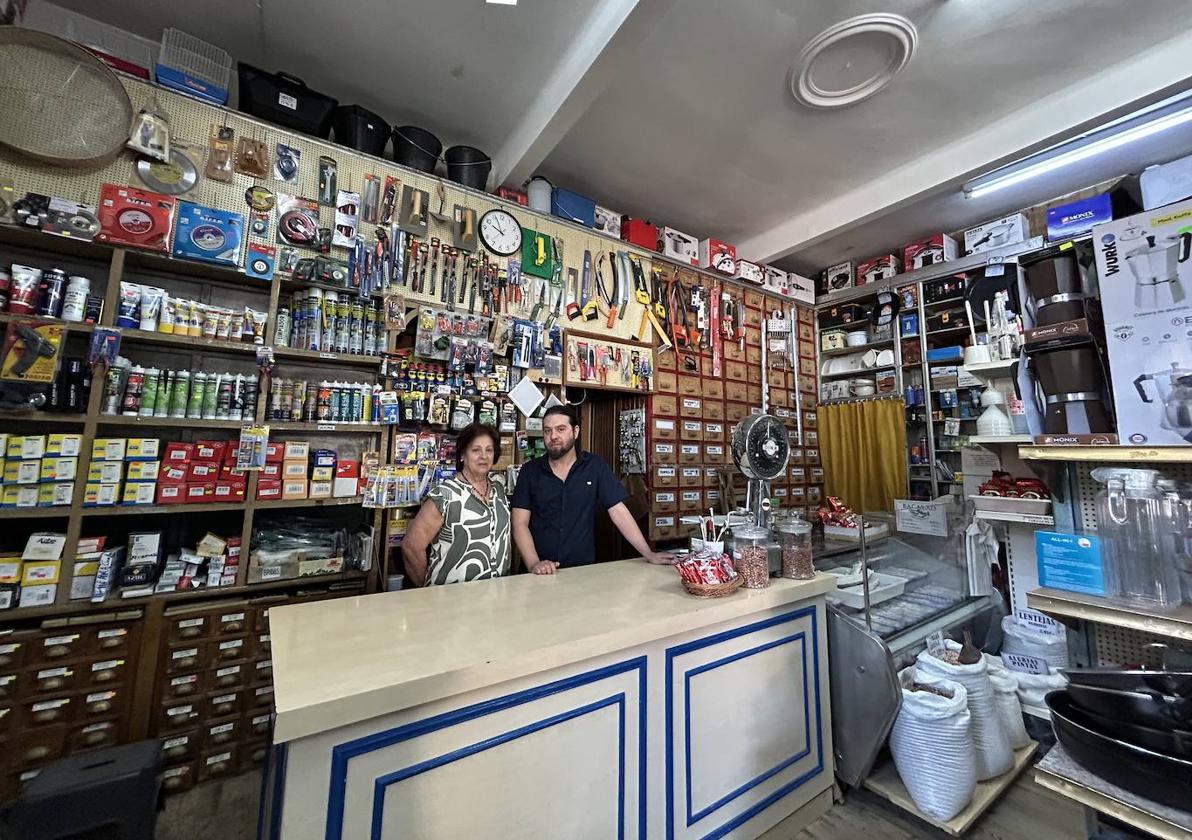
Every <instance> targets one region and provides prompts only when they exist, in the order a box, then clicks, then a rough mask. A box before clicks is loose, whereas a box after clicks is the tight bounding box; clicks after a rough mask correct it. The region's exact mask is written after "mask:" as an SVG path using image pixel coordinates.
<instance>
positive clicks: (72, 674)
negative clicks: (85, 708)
mask: <svg viewBox="0 0 1192 840" xmlns="http://www.w3.org/2000/svg"><path fill="white" fill-rule="evenodd" d="M84 668H86V665H85V664H83V665H53V666H51V667H49V668H30V669H29V671H28V672H27V673H26V680H25V688H24V690H25V692H26V693H27V694H29V695H43V694H61V693H63V692H66V691H74V690H75V689H77V688H78V687H79V686H80V685H81V684H82V683H83V682H84V677H85V675H86V672H85V671H84V670H83V669H84Z"/></svg>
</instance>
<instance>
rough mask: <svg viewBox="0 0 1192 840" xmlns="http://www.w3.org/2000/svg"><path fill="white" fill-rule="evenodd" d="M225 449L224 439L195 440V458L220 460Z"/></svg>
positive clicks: (226, 443)
mask: <svg viewBox="0 0 1192 840" xmlns="http://www.w3.org/2000/svg"><path fill="white" fill-rule="evenodd" d="M227 449H228V442H227V441H226V440H196V441H195V458H197V459H198V460H200V461H222V460H223V459H224V455H225V453H226V452H227Z"/></svg>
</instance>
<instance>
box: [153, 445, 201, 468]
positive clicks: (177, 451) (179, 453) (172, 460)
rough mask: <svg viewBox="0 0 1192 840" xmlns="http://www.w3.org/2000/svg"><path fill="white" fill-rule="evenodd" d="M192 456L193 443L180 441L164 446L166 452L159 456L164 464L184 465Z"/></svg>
mask: <svg viewBox="0 0 1192 840" xmlns="http://www.w3.org/2000/svg"><path fill="white" fill-rule="evenodd" d="M194 456H195V445H194V444H193V443H183V442H182V441H180V440H175V441H171V442H170V443H167V444H166V451H165V454H164V455H162V456H161V460H162V462H163V463H166V464H179V463H181V464H185V463H186V462H187V461H189V460H190V459H191V458H193V457H194Z"/></svg>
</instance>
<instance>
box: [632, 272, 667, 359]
mask: <svg viewBox="0 0 1192 840" xmlns="http://www.w3.org/2000/svg"><path fill="white" fill-rule="evenodd" d="M637 269H638V270H637V271H635V272H634V275H633V294H634V297H635V298H636V299H637V302H638V303H640V304H641V305H642V317H641V321H640V322H638V325H637V332H636V333H635V336H636V338H637V340H638V341H645V340H646V338H645V336H646V324H647V323H649V324H650V326H652V327H653V328H654V333H655V335H657V336H658V338H659V340H660V341H661V342H662V344H663V348H662V349H663V350H669V349H670V346H671V340H670V337H669V336H667V334H666V327H664V326H663V325H662V323H661V322H660V321H659V320H658V318H657V316H655V314H654V310H653V309H651V307H650V292H649V291H648V290H647V288H646V278H645V275H643V274H642V273H641V265H640V264H639V265H638V266H637ZM654 270H655V271H657V269H654Z"/></svg>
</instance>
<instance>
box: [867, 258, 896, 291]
mask: <svg viewBox="0 0 1192 840" xmlns="http://www.w3.org/2000/svg"><path fill="white" fill-rule="evenodd" d="M901 271H902V260H900V259H899V258H898V255H897V254H882V255H881V256H880V257H872V258H870V259H868V260H865V261H864V262H860V263H857V285H858V286H863V285H865V284H866V283H874V282H876V281H878V280H885V279H886V278H888V277H893V276H894V275H895V274H899V273H900V272H901Z"/></svg>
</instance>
